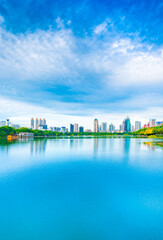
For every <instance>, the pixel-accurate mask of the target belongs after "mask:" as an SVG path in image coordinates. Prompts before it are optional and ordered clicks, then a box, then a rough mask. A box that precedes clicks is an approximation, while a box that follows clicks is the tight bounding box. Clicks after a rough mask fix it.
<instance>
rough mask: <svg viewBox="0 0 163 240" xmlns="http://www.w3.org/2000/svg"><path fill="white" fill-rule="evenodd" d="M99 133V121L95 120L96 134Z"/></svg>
mask: <svg viewBox="0 0 163 240" xmlns="http://www.w3.org/2000/svg"><path fill="white" fill-rule="evenodd" d="M98 131H99V125H98V120H97V119H95V120H94V132H98Z"/></svg>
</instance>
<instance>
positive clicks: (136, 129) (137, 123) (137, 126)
mask: <svg viewBox="0 0 163 240" xmlns="http://www.w3.org/2000/svg"><path fill="white" fill-rule="evenodd" d="M139 129H141V122H139V121H135V131H138V130H139Z"/></svg>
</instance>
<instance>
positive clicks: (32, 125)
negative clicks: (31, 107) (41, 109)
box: [31, 118, 34, 129]
mask: <svg viewBox="0 0 163 240" xmlns="http://www.w3.org/2000/svg"><path fill="white" fill-rule="evenodd" d="M31 128H32V129H34V118H31Z"/></svg>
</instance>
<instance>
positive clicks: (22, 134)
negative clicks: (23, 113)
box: [19, 132, 34, 138]
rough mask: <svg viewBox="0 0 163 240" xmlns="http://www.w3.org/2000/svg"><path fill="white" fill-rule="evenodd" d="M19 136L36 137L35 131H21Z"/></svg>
mask: <svg viewBox="0 0 163 240" xmlns="http://www.w3.org/2000/svg"><path fill="white" fill-rule="evenodd" d="M19 137H21V138H26V137H29V138H30V137H34V133H28V132H20V133H19Z"/></svg>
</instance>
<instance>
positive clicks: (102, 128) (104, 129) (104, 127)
mask: <svg viewBox="0 0 163 240" xmlns="http://www.w3.org/2000/svg"><path fill="white" fill-rule="evenodd" d="M101 132H107V122H102V123H101Z"/></svg>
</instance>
